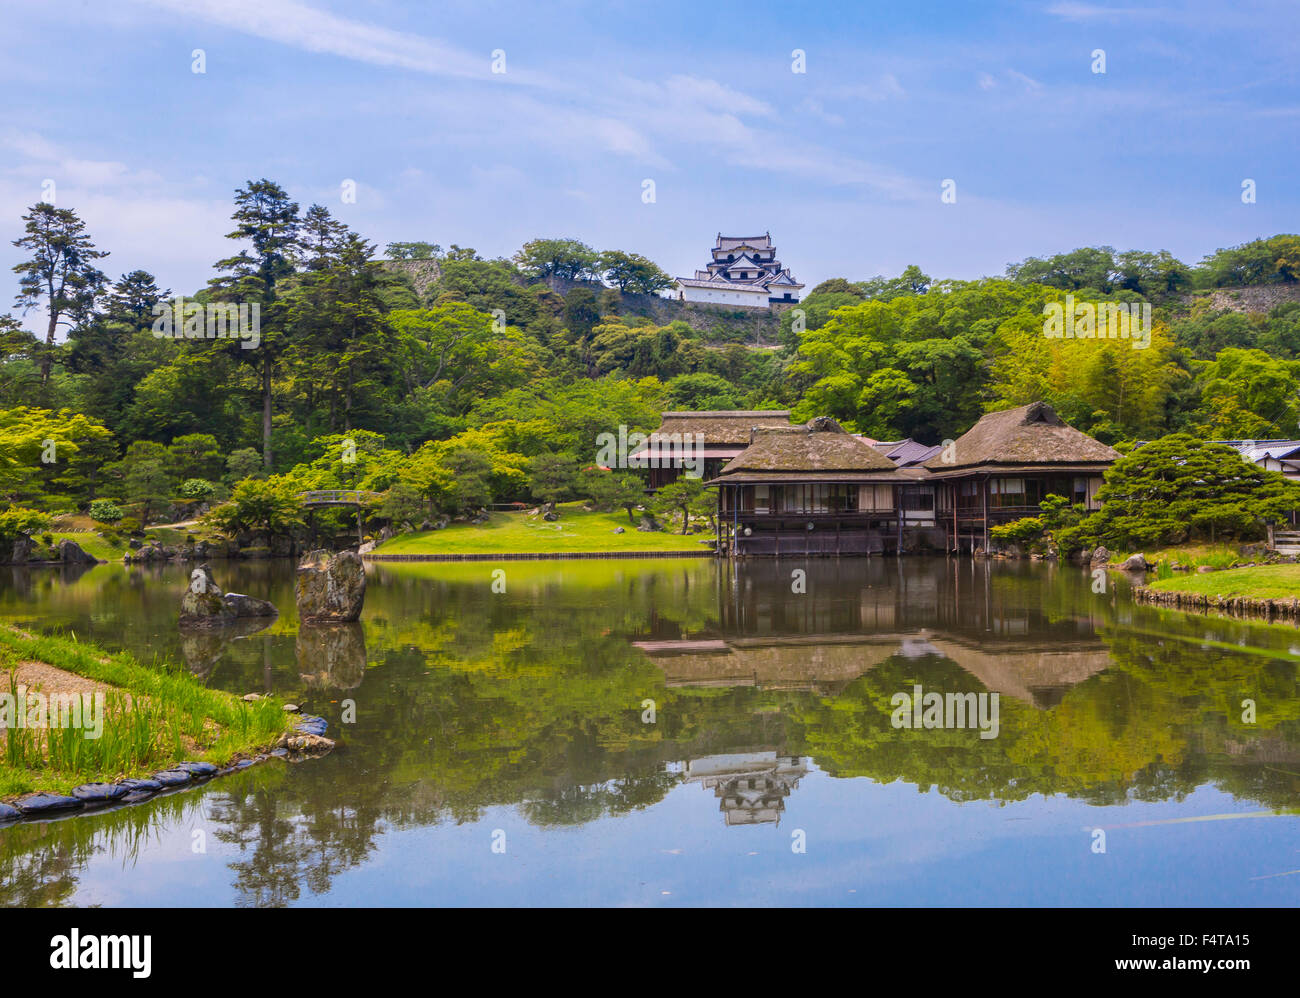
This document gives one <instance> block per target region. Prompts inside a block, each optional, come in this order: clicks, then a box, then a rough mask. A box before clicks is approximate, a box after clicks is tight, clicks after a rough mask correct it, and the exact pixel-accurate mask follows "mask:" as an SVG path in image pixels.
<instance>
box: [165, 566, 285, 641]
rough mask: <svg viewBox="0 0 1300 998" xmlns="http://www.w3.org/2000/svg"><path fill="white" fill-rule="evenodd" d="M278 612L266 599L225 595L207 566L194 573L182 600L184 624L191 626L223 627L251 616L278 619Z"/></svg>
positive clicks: (199, 567)
mask: <svg viewBox="0 0 1300 998" xmlns="http://www.w3.org/2000/svg"><path fill="white" fill-rule="evenodd" d="M278 612H279V611H278V610H276V608H275V605H274V604H273V603H269V602H267V601H266V600H264V599H256V598H254V597H252V596H245V595H244V594H243V593H223V592H222V591H221V589H220V588H219V587H218V586H217V583H216V580H215V579H214V578H213V577H212V569H211V568H210V567H209V566H208V565H207V564H206V563H205V564H202V565H199V566H198V567H197V568H195V569H194V571H192V572H190V584H189V586H188V587H186V589H185V595H184V596H182V597H181V623H182V624H186V625H189V626H197V627H214V626H223V625H226V624H230V623H232V622H233V621H236V620H241V619H244V618H248V617H274V616H275V615H276V614H277V613H278Z"/></svg>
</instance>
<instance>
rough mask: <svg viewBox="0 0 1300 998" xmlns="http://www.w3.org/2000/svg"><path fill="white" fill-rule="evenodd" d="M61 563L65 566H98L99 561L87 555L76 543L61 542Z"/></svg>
mask: <svg viewBox="0 0 1300 998" xmlns="http://www.w3.org/2000/svg"><path fill="white" fill-rule="evenodd" d="M59 561H61V562H63V563H64V564H65V565H97V564H99V559H98V558H96V557H94V556H93V555H89V554H87V553H86V552H85V551H83V550H82V549H81V545H80V544H78V543H77V542H76V541H67V540H65V541H60V542H59Z"/></svg>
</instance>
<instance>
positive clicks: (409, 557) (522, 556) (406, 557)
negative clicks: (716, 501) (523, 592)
mask: <svg viewBox="0 0 1300 998" xmlns="http://www.w3.org/2000/svg"><path fill="white" fill-rule="evenodd" d="M362 557H363V558H365V560H366V561H567V560H571V559H575V558H578V559H581V558H712V557H713V550H712V549H711V548H710V549H707V550H703V551H570V552H568V553H567V554H547V553H544V552H531V553H520V552H505V553H502V554H373V553H371V552H366V553H365V554H364V555H362Z"/></svg>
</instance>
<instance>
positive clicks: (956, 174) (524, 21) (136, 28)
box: [0, 0, 1300, 329]
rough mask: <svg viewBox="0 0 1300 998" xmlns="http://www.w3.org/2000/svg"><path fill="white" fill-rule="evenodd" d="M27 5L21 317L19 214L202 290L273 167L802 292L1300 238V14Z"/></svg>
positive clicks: (1194, 9)
mask: <svg viewBox="0 0 1300 998" xmlns="http://www.w3.org/2000/svg"><path fill="white" fill-rule="evenodd" d="M4 12H5V16H4V18H3V20H2V21H0V86H2V87H3V90H4V93H5V94H6V97H7V99H6V100H5V102H4V103H3V106H0V233H2V234H3V240H0V274H3V275H5V276H6V277H7V278H8V286H7V287H5V288H3V289H0V290H3V292H4V295H3V297H0V303H2V304H0V307H3V305H7V304H8V303H9V302H10V301H11V300H12V299H11V298H10V297H9V296H10V295H12V294H13V293H15V292H16V290H17V279H16V276H12V275H10V273H9V271H10V268H11V267H12V266H13V265H14V264H15V263H17V262H19V260H20V259H21V255H20V253H19V251H18V250H17V249H16V248H14V247H13V246H12V245H11V242H12V240H13V239H15V238H17V237H18V235H19V234H20V232H21V228H22V223H21V215H22V214H23V212H24V211H25V210H26V209H27V208H28V207H30V206H31V205H32V204H34V203H36V202H37V201H40V200H48V199H49V197H50V195H51V194H52V196H53V197H54V200H55V203H56V205H57V206H58V207H61V208H73V209H75V210H76V211H77V212H78V213H79V214H80V215H81V217H82V218H84V219H85V221H86V223H87V228H88V231H89V233H90V235H91V236H92V238H93V239H94V240H95V242H96V243H97V245H98V246H99V248H100V249H104V250H108V251H109V252H110V253H111V256H109V257H108V258H107V259H105V260H103V261H102V262H101V265H102V267H103V269H105V271H106V272H107V273H108V274H109V275H110V276H111V277H114V278H115V277H117V276H118V275H119V274H121V273H124V272H126V271H129V270H134V269H137V268H142V269H145V270H148V271H150V272H151V273H153V274H155V275H156V277H157V278H158V281H159V283H160V285H161V286H163V287H166V288H171V289H173V290H175V291H179V292H188V291H193V290H196V289H198V288H201V287H202V286H203V285H204V284H205V283H206V281H207V280H208V278H209V277H211V276H212V274H213V270H212V264H213V262H214V261H216V260H218V259H220V258H223V257H225V256H229V255H230V254H231V252H232V250H233V249H234V248H235V247H234V244H233V243H232V242H231V241H230V240H228V239H226V238H224V237H225V234H226V233H227V232H229V231H230V228H231V226H230V221H229V216H230V213H231V210H232V203H231V199H232V195H233V193H234V191H235V189H236V188H238V187H240V186H241V185H242V184H244V183H245V182H247V181H248V180H250V179H257V178H261V177H267V178H270V179H272V180H274V181H276V182H278V183H279V184H281V185H282V186H283V187H284V188H285V189H286V190H287V191H288V192H289V193H290V195H291V196H292V197H293V198H294V199H295V200H297V201H298V202H299V203H300V204H301V205H302V207H303V208H304V209H305V208H306V207H307V206H308V205H309V204H312V203H319V204H322V205H324V206H326V207H328V208H329V209H330V210H331V212H333V213H334V214H335V216H336V217H338V218H340V219H341V220H343V221H344V222H346V223H347V224H348V225H350V226H351V227H352V228H354V229H355V230H357V231H358V232H360V233H361V234H362V235H363V236H365V237H366V238H367V239H369V240H371V241H372V242H374V243H376V244H377V245H378V246H379V247H380V248H381V249H382V247H383V246H384V245H385V244H386V243H388V242H389V241H393V240H425V241H428V242H434V243H439V244H441V245H442V246H444V247H447V246H449V245H451V244H452V243H456V244H458V245H460V246H472V247H474V248H475V249H476V250H477V251H478V252H479V253H480V254H481V255H483V256H484V257H487V258H493V257H498V256H504V257H509V256H511V255H512V254H513V253H514V252H515V251H516V250H517V249H518V248H519V247H520V246H521V245H522V244H523V243H524V242H525V241H526V240H528V239H531V238H535V237H540V236H551V237H569V238H576V239H581V240H583V241H584V242H586V243H588V244H590V245H592V246H594V247H595V248H597V249H623V250H627V251H630V252H639V253H643V254H645V255H646V256H649V257H650V258H651V259H653V260H654V261H655V262H657V263H658V264H659V265H660V266H661V267H663V268H664V269H665V270H666V271H668V272H669V273H670V274H672V275H674V276H689V275H690V274H691V273H692V271H694V270H695V269H696V268H701V267H703V266H704V264H705V263H706V262H707V261H708V259H709V248H710V247H711V246H712V245H713V241H714V238H715V236H716V235H717V234H718V232H719V231H722V232H724V233H727V234H736V235H753V234H762V233H764V232H770V233H771V234H772V237H773V240H774V242H775V244H776V246H777V249H778V256H779V258H780V259H781V260H782V261H783V263H784V264H785V265H786V266H788V267H790V269H791V270H792V272H793V274H794V276H795V277H796V278H797V279H799V280H801V281H803V282H804V283H805V284H806V285H807V286H808V287H809V288H811V287H812V286H814V285H815V284H816V283H818V282H820V281H822V280H824V279H826V278H829V277H846V278H848V279H850V280H863V279H866V278H869V277H872V276H874V275H877V274H885V275H894V274H897V273H899V272H901V271H902V269H903V268H904V267H906V266H907V265H909V264H913V263H914V264H918V265H919V266H921V268H922V269H923V270H924V271H925V272H926V273H928V274H931V275H932V276H934V277H935V278H975V277H979V276H982V275H1000V274H1002V273H1003V272H1004V269H1005V267H1006V265H1007V264H1008V263H1009V262H1012V261H1017V260H1021V259H1023V258H1024V257H1026V256H1031V255H1032V256H1043V255H1048V254H1051V253H1055V252H1060V251H1065V250H1069V249H1072V248H1074V247H1076V246H1084V245H1111V246H1114V247H1115V248H1116V249H1120V250H1123V249H1130V248H1132V249H1146V250H1159V249H1168V250H1169V251H1170V252H1172V253H1174V254H1175V255H1176V256H1178V257H1179V258H1181V259H1183V260H1185V261H1187V262H1190V263H1195V262H1197V261H1199V260H1200V259H1201V258H1202V257H1203V256H1205V255H1206V254H1207V253H1211V252H1213V251H1214V250H1215V249H1217V248H1219V247H1223V246H1230V245H1236V244H1238V243H1241V242H1244V241H1247V240H1250V239H1254V238H1258V237H1261V236H1266V235H1272V234H1275V233H1277V232H1295V231H1297V230H1298V229H1300V225H1297V222H1296V216H1297V208H1300V192H1298V191H1297V189H1296V186H1297V185H1296V156H1297V151H1298V150H1300V143H1298V142H1297V131H1298V129H1300V88H1298V87H1297V82H1298V79H1300V29H1298V28H1297V25H1298V23H1300V16H1298V15H1300V4H1297V3H1296V2H1295V0H1234V2H1232V3H1226V2H1217V3H1216V2H1203V0H1184V2H1169V3H1162V4H1141V3H1137V2H1133V0H1120V2H1118V3H1085V2H1063V0H1032V2H1031V0H1005V2H997V0H981V2H978V3H971V2H965V0H962V2H955V0H954V2H933V3H931V2H924V0H916V2H913V3H906V4H899V3H888V4H886V3H877V2H857V3H852V2H850V3H803V2H785V3H768V2H762V0H754V2H750V3H747V4H744V5H734V4H733V5H716V6H715V7H714V8H712V9H707V10H706V9H704V8H703V5H701V4H699V3H698V2H682V3H678V2H672V0H669V2H660V3H645V2H623V0H612V2H604V3H585V2H577V0H556V2H549V3H545V4H538V3H522V2H499V0H450V2H446V3H438V4H433V3H418V2H399V0H352V2H349V3H342V2H338V0H111V2H108V0H85V2H76V0H6V2H5V5H4ZM196 50H201V54H200V53H199V52H198V51H196ZM1098 50H1101V51H1102V52H1104V61H1105V67H1104V68H1105V72H1104V73H1103V72H1096V71H1094V70H1095V69H1097V68H1098V66H1099V61H1098V56H1097V55H1096V54H1095V53H1097V51H1098ZM196 60H201V61H202V66H201V67H198V66H197V63H196ZM196 68H202V69H203V71H202V72H196V71H195V69H196ZM494 69H495V70H497V71H494ZM500 70H504V71H503V72H502V71H500ZM797 70H802V71H797ZM1245 180H1253V181H1254V185H1255V191H1256V200H1255V202H1254V203H1249V204H1248V203H1243V200H1242V183H1243V181H1245ZM50 181H52V182H53V187H52V188H51V187H50V186H49V185H48V182H50ZM945 181H951V183H950V184H948V185H947V189H948V190H949V191H950V192H955V199H953V198H951V197H950V198H949V200H948V201H947V202H945V200H944V199H943V197H942V195H943V193H944V190H945ZM349 182H351V185H352V186H354V187H355V192H356V193H355V198H348V197H347V193H346V192H347V191H348V190H349V189H350V186H349ZM647 182H649V183H650V184H652V187H651V186H648V183H647ZM649 192H652V193H653V197H652V198H651V197H650V196H649ZM15 314H17V313H15ZM27 325H28V326H29V328H33V329H35V328H36V327H37V322H36V321H35V316H34V315H29V316H28V318H27Z"/></svg>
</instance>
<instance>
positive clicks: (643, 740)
mask: <svg viewBox="0 0 1300 998" xmlns="http://www.w3.org/2000/svg"><path fill="white" fill-rule="evenodd" d="M498 567H502V566H497V565H492V564H489V563H481V564H470V565H445V564H388V565H381V566H375V567H373V568H372V571H371V575H370V584H369V590H368V593H367V598H366V608H365V613H364V615H363V618H362V621H361V623H360V624H358V625H356V626H355V627H352V628H344V629H339V630H334V631H331V632H329V633H328V634H327V635H325V636H323V637H322V636H321V635H320V634H319V633H318V632H310V631H309V629H304V631H303V633H302V634H299V627H298V622H297V620H296V617H295V616H294V608H293V569H292V566H291V565H289V564H281V563H274V564H273V563H266V562H263V563H245V564H238V563H231V564H223V563H218V564H217V566H216V569H215V574H216V578H217V582H218V584H219V585H221V586H223V588H226V589H228V590H233V591H239V592H245V593H248V594H250V595H254V596H259V597H264V598H269V599H271V600H273V601H274V602H275V603H276V605H277V606H279V607H280V608H281V612H282V616H281V617H280V618H278V619H277V621H276V622H275V623H274V624H273V625H272V626H270V627H269V628H266V629H264V630H261V631H257V632H255V633H251V634H243V635H226V636H224V637H223V638H218V637H213V636H204V637H199V638H187V637H184V636H182V634H181V632H180V631H179V630H178V628H177V626H176V613H177V609H178V605H179V599H180V594H181V593H182V592H183V590H184V587H185V583H186V571H185V570H184V569H183V568H178V567H165V568H126V567H123V566H119V565H102V566H98V567H95V568H92V569H90V570H89V571H87V572H85V574H82V575H80V576H79V577H75V578H74V577H71V576H68V575H65V574H61V573H60V572H59V571H57V570H18V571H10V570H5V574H3V575H0V619H4V620H8V621H11V622H14V623H17V624H20V625H22V626H24V627H26V628H28V629H45V630H61V631H71V632H74V633H75V634H76V635H78V636H79V637H85V638H91V639H94V640H96V641H98V642H100V643H102V644H104V645H107V646H109V647H113V648H126V649H128V650H130V651H131V652H133V653H134V654H135V655H136V656H137V657H138V658H139V659H141V660H142V661H146V662H147V661H152V660H155V659H183V660H184V661H186V662H187V664H188V665H189V667H190V669H191V670H192V671H193V672H194V673H195V674H196V675H199V676H201V677H202V678H203V679H204V680H205V681H206V682H207V683H209V684H211V685H212V686H215V687H219V688H221V689H224V690H229V691H231V692H234V693H238V694H243V693H248V692H253V691H258V692H266V691H271V692H274V693H276V694H277V695H280V696H283V697H285V698H286V699H291V700H293V701H295V702H297V703H300V704H301V705H302V706H303V707H304V709H306V710H308V711H310V712H312V713H316V714H320V715H322V716H324V717H325V718H327V719H328V720H329V721H330V730H329V732H328V734H329V735H330V736H331V737H333V738H335V739H338V740H340V745H339V747H338V748H337V749H336V750H335V751H334V752H333V753H332V754H330V755H329V756H327V757H325V758H323V759H318V760H311V761H307V762H302V763H297V764H288V763H284V762H280V761H272V762H269V763H266V764H264V765H261V766H257V767H254V768H253V769H251V770H249V771H246V772H243V773H239V774H234V775H231V776H227V777H224V778H222V779H219V780H216V781H213V782H210V783H208V784H207V785H206V786H203V787H200V788H195V789H193V790H191V791H189V792H186V793H181V794H177V795H174V796H170V797H166V798H162V799H158V800H155V801H153V802H150V803H147V804H144V805H141V806H137V807H132V808H124V809H121V810H117V811H113V812H109V813H100V814H95V815H89V816H82V817H75V818H70V819H65V820H61V821H52V822H43V823H36V824H19V825H13V826H10V827H7V828H3V829H0V904H7V905H110V906H111V905H185V906H208V905H235V906H260V905H318V906H330V905H443V904H469V905H475V904H507V905H583V904H599V905H650V906H672V905H699V904H715V905H761V904H784V905H877V904H881V905H1072V904H1077V905H1171V906H1177V905H1233V906H1249V905H1293V904H1295V903H1296V902H1297V900H1298V899H1300V630H1297V629H1296V628H1294V627H1291V626H1276V625H1264V624H1257V623H1246V622H1239V621H1231V620H1224V619H1219V618H1207V617H1201V616H1195V615H1188V614H1183V613H1179V612H1174V611H1168V610H1157V609H1154V608H1149V607H1145V606H1142V607H1139V606H1135V605H1134V604H1132V602H1131V601H1130V599H1129V597H1128V595H1127V593H1126V592H1125V591H1124V590H1123V589H1122V587H1121V588H1119V589H1118V590H1116V589H1114V588H1112V589H1111V590H1110V591H1108V592H1106V593H1100V594H1098V593H1094V592H1093V591H1092V588H1093V587H1092V578H1091V576H1090V575H1089V574H1088V573H1087V572H1086V571H1085V570H1083V569H1076V568H1073V567H1069V566H1054V565H1041V564H994V565H987V566H986V565H983V564H976V563H973V562H971V561H969V560H960V561H958V560H945V559H921V558H913V559H901V560H896V559H870V560H846V561H834V560H812V561H808V562H806V563H803V562H787V561H782V562H780V563H774V562H755V563H750V564H742V565H738V566H730V565H725V564H718V563H715V562H713V561H711V560H700V561H658V562H655V561H647V562H628V561H617V562H557V563H545V562H542V563H538V562H533V563H527V562H523V563H520V562H515V563H508V564H506V565H504V568H505V571H506V576H505V583H506V591H505V592H504V593H500V592H493V587H492V582H493V577H492V571H493V569H494V568H498ZM796 569H798V570H802V571H803V572H805V573H806V577H804V578H803V579H802V581H800V579H799V577H798V576H797V575H796V574H795V570H796ZM497 588H500V587H499V586H498V587H497ZM801 589H802V590H804V591H797V590H801ZM918 685H919V686H921V687H922V689H923V690H924V691H926V692H932V691H935V692H941V693H968V692H969V693H976V694H992V693H997V694H998V708H999V711H998V727H997V735H996V737H981V731H980V729H979V728H978V727H976V726H975V724H974V722H973V721H972V722H971V723H970V725H969V726H967V727H965V728H925V727H922V728H919V729H917V728H903V727H895V726H894V724H893V719H894V713H895V705H896V704H897V703H898V701H897V700H895V699H894V698H895V694H900V693H906V694H909V695H911V694H912V693H913V692H914V690H915V687H916V686H918ZM1244 700H1250V701H1253V702H1254V705H1255V717H1254V721H1253V723H1246V722H1243V706H1242V703H1243V701H1244ZM349 701H351V702H352V703H353V704H355V718H356V719H355V723H352V724H340V723H339V720H340V717H341V712H342V711H343V710H344V709H345V707H346V706H347V705H348V702H349ZM987 702H989V701H986V703H987ZM987 733H988V731H987V730H986V731H985V734H987ZM1099 830H1100V831H1099ZM200 845H201V846H202V847H203V848H202V850H200V849H199V846H200ZM1103 850H1104V851H1103Z"/></svg>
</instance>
